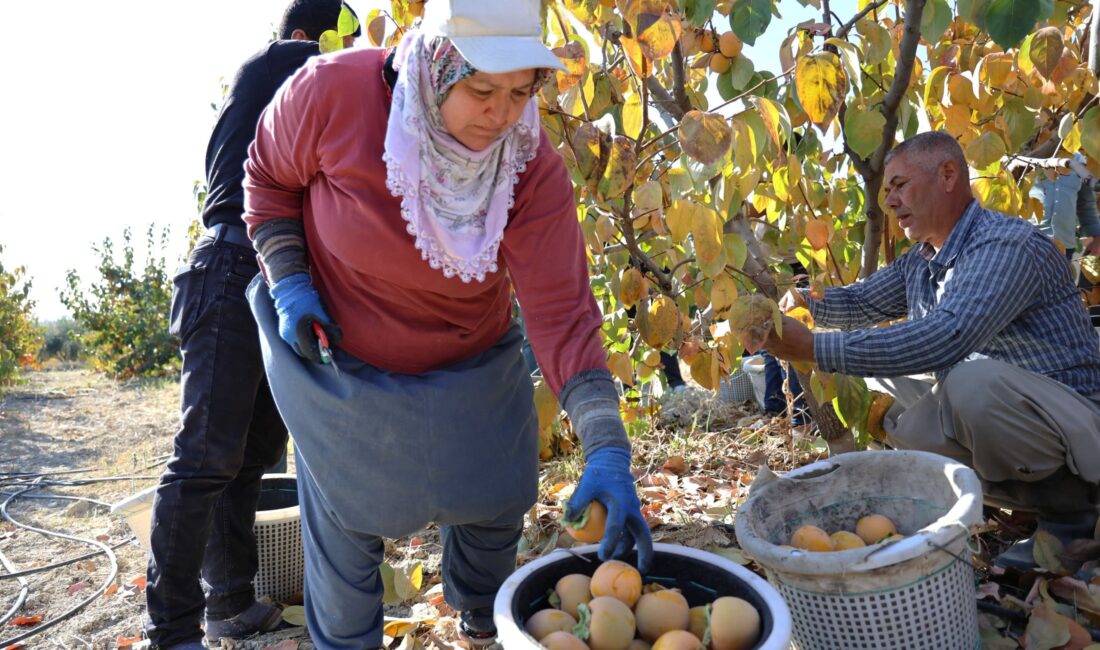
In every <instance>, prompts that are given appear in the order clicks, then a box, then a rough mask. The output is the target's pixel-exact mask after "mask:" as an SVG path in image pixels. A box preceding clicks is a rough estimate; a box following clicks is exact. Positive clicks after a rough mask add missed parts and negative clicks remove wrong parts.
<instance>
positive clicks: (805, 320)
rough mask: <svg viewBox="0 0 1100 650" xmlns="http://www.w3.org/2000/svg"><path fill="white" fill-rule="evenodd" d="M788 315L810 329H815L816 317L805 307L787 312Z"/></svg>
mask: <svg viewBox="0 0 1100 650" xmlns="http://www.w3.org/2000/svg"><path fill="white" fill-rule="evenodd" d="M787 315H788V316H790V317H791V318H793V319H795V320H796V321H799V322H800V323H802V324H803V325H805V326H806V327H808V328H810V329H813V328H814V316H813V314H811V313H810V310H809V309H806V308H805V307H795V308H794V309H792V310H790V311H789V312H787Z"/></svg>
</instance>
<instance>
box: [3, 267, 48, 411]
mask: <svg viewBox="0 0 1100 650" xmlns="http://www.w3.org/2000/svg"><path fill="white" fill-rule="evenodd" d="M3 250H4V247H3V246H0V253H2V252H3ZM25 276H26V269H25V268H24V267H22V266H17V267H15V268H14V269H12V270H11V271H8V270H7V269H5V268H4V265H3V262H0V390H2V388H3V387H4V386H8V385H11V384H13V383H14V382H15V381H16V379H17V377H18V374H19V371H20V370H21V369H23V368H25V367H27V366H31V365H34V362H35V350H37V349H38V348H39V347H40V346H41V345H42V330H41V328H40V327H38V325H37V323H36V322H35V319H34V316H33V315H32V314H31V311H32V310H33V309H34V301H33V300H31V299H30V292H31V281H30V280H29V279H26V277H25Z"/></svg>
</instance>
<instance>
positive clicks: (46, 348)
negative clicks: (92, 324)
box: [38, 317, 86, 363]
mask: <svg viewBox="0 0 1100 650" xmlns="http://www.w3.org/2000/svg"><path fill="white" fill-rule="evenodd" d="M84 334H85V330H84V328H83V327H82V326H81V325H80V323H78V322H77V321H75V320H73V319H72V318H68V317H66V318H59V319H58V320H55V321H50V322H48V323H46V325H45V334H44V336H45V340H44V342H43V343H42V347H41V348H39V350H38V361H39V362H45V361H48V360H50V359H56V360H57V361H61V362H67V363H72V362H77V361H83V360H84V359H85V356H86V355H85V354H84V346H83V344H82V342H81V341H82V337H83V336H84Z"/></svg>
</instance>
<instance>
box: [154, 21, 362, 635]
mask: <svg viewBox="0 0 1100 650" xmlns="http://www.w3.org/2000/svg"><path fill="white" fill-rule="evenodd" d="M345 6H346V5H342V4H341V2H340V0H294V2H292V3H291V4H290V5H289V6H288V7H287V9H286V11H285V13H284V15H283V18H282V22H281V24H280V26H279V32H278V35H279V39H280V40H277V41H275V42H273V43H271V44H269V45H268V46H266V47H264V48H263V49H261V50H260V51H259V52H257V53H256V54H254V55H253V56H252V57H250V58H249V59H248V60H247V61H245V63H244V64H243V65H242V66H241V67H240V69H239V70H238V71H237V73H236V75H235V76H234V78H233V82H232V83H231V84H230V86H229V91H228V93H227V94H226V97H225V103H224V104H223V105H222V108H221V111H220V113H219V114H218V119H217V123H216V125H215V126H214V131H213V134H212V135H211V137H210V143H209V145H208V147H207V151H206V183H207V187H208V192H207V196H206V203H205V206H204V209H203V214H202V219H203V224H204V225H205V226H206V231H205V232H204V233H203V235H202V236H201V237H200V238H199V240H198V242H197V243H196V245H195V248H194V250H193V251H192V252H191V255H190V258H189V259H188V263H187V265H186V266H184V267H183V268H182V269H181V270H180V271H179V272H177V274H176V276H175V277H174V278H173V284H174V290H173V295H172V314H171V331H172V333H173V334H175V335H176V336H178V337H179V339H180V354H181V355H182V357H183V371H182V379H181V383H180V388H181V399H180V402H181V426H180V429H179V431H178V432H177V433H176V436H175V440H174V452H173V455H172V458H171V460H169V461H168V467H167V469H166V470H165V472H164V474H163V476H161V479H160V484H159V485H158V486H157V491H156V496H155V498H154V500H153V521H152V530H151V536H150V545H151V554H150V558H149V567H148V575H147V587H146V592H145V594H146V602H147V606H148V614H147V616H146V619H145V631H146V634H147V635H148V637H149V640H150V641H151V642H152V645H153V646H154V647H157V648H180V649H184V650H191V649H194V650H198V649H199V648H202V647H204V646H203V644H202V642H201V639H202V637H203V628H202V627H200V625H201V624H202V623H203V614H204V610H205V636H206V640H207V642H208V643H210V644H215V643H217V642H218V641H219V640H220V639H221V638H223V637H229V638H240V637H243V636H247V635H250V634H254V633H256V632H260V631H265V630H271V629H273V628H275V627H277V626H278V625H279V624H280V622H281V611H280V610H279V608H277V607H272V606H270V605H265V604H261V603H259V602H257V601H256V595H255V592H254V590H253V578H254V576H255V575H256V571H257V563H258V560H257V551H256V540H255V537H254V535H253V532H252V527H253V524H254V522H255V516H256V503H257V500H258V499H259V494H260V477H261V476H262V475H263V473H264V471H265V468H269V467H272V466H273V465H275V464H276V463H277V462H278V461H279V460H280V458H283V456H284V453H285V450H286V443H287V430H286V426H285V425H284V424H283V421H282V419H281V418H280V417H279V413H278V411H277V410H276V408H275V403H274V401H273V400H272V398H271V391H270V389H269V387H268V384H267V380H266V378H265V376H264V368H263V360H262V358H261V356H260V343H259V337H258V335H257V332H256V323H255V320H254V319H253V318H252V313H251V311H250V309H249V306H248V302H247V300H246V299H245V295H244V291H245V287H246V286H247V285H248V282H249V281H250V280H251V279H252V278H253V277H254V276H255V275H256V274H257V272H258V270H259V268H258V265H257V262H256V253H255V251H254V250H253V248H252V244H251V242H250V241H249V239H248V235H247V234H246V233H245V229H244V222H243V221H241V214H242V212H243V211H244V190H243V189H242V187H241V180H242V179H243V178H244V168H243V165H244V161H245V158H247V156H248V145H249V143H251V142H252V138H253V136H254V134H255V131H256V123H257V122H258V121H259V118H260V112H261V111H262V110H263V109H264V107H265V106H267V104H268V102H270V101H271V98H272V97H273V96H274V95H275V91H276V90H277V89H278V88H279V86H280V85H282V83H283V81H285V80H286V79H287V77H289V76H290V75H291V74H292V73H293V72H294V71H295V70H297V69H298V68H299V67H301V66H302V64H303V63H305V62H306V60H308V59H309V58H310V57H313V56H315V55H317V54H318V53H319V50H318V44H317V42H316V41H317V39H318V38H320V36H321V34H322V33H323V32H325V31H328V30H334V29H336V27H337V18H338V16H339V15H340V12H341V10H342V9H343V7H345ZM347 11H350V8H348V9H347ZM345 40H346V44H347V45H350V44H351V42H352V40H354V35H349V36H348V37H346V39H345ZM204 542H205V543H204ZM200 574H201V582H200ZM204 592H205V593H204Z"/></svg>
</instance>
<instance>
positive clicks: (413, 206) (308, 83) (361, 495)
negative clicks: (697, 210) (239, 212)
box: [244, 0, 652, 650]
mask: <svg viewBox="0 0 1100 650" xmlns="http://www.w3.org/2000/svg"><path fill="white" fill-rule="evenodd" d="M541 35H542V18H541V3H540V2H539V0H431V1H430V2H428V3H426V4H425V13H424V16H423V19H422V22H421V24H420V25H419V27H417V28H414V29H412V30H409V31H406V32H405V34H404V35H403V37H402V39H401V42H400V44H399V45H398V46H397V48H396V49H394V50H383V49H373V48H361V49H356V50H352V51H348V52H339V53H337V54H335V55H334V56H331V57H329V56H326V57H319V58H317V59H314V60H312V61H310V62H309V63H307V64H306V65H305V67H303V68H302V70H300V71H299V72H298V73H297V74H296V75H295V76H294V77H292V78H291V80H290V81H289V82H288V83H287V84H286V85H284V86H283V87H282V89H281V90H280V91H279V92H278V93H277V95H276V97H275V99H274V100H273V101H272V103H271V105H270V106H269V107H268V108H267V110H266V111H265V112H264V115H263V117H262V118H261V120H260V125H259V127H258V128H257V131H256V140H255V142H254V143H253V145H252V147H251V149H250V151H249V159H248V161H247V162H246V163H245V181H244V187H245V222H246V223H248V225H249V233H250V235H251V237H252V240H253V242H254V243H255V245H256V250H257V251H259V254H260V257H261V262H262V268H263V273H264V278H263V279H261V278H257V279H256V280H255V281H254V282H253V283H252V284H251V285H250V287H249V293H248V295H249V300H250V301H251V303H252V308H253V313H254V314H255V316H256V319H257V321H258V323H259V325H260V337H261V348H262V351H263V355H264V363H265V366H266V369H267V374H268V380H269V381H270V382H271V388H272V393H273V395H274V397H275V401H276V403H277V404H278V406H279V411H280V413H282V415H283V417H284V419H285V420H286V422H287V424H288V426H289V427H290V430H291V431H293V432H294V444H295V450H296V451H295V466H296V469H297V472H298V491H299V499H300V507H301V518H302V537H303V545H304V549H305V559H306V572H305V580H306V585H305V613H306V622H307V625H308V627H309V631H310V636H311V639H312V641H313V643H314V645H315V646H316V647H317V648H320V649H322V650H328V649H333V648H376V647H379V646H381V645H382V642H383V616H382V595H383V585H382V576H381V573H380V570H379V567H380V565H381V563H382V560H383V550H384V544H383V539H384V538H385V537H390V538H397V537H402V536H405V535H409V534H412V533H413V532H415V531H417V530H420V529H422V528H423V527H424V526H426V525H428V524H429V523H431V522H436V523H437V524H439V525H440V532H441V537H442V543H443V559H442V566H441V571H442V581H443V590H444V591H443V593H444V596H445V597H446V599H447V602H448V603H449V604H450V606H451V607H452V608H453V609H455V610H456V611H458V612H460V618H461V630H462V634H463V635H464V637H465V638H466V640H467V642H468V643H470V644H472V645H487V644H490V643H492V642H493V639H494V636H495V632H496V630H495V627H494V625H493V611H492V606H493V600H494V598H495V595H496V592H497V590H498V588H499V587H500V586H501V584H502V583H503V582H504V580H505V579H506V578H507V577H508V576H509V575H510V574H511V573H512V572H513V571H514V569H515V561H516V550H517V545H518V543H519V540H520V539H521V537H522V531H523V519H524V514H525V513H526V512H527V511H528V509H529V508H530V507H531V505H532V504H533V503H534V502H535V499H536V496H537V488H538V431H537V428H538V424H537V423H538V418H537V416H536V413H535V408H534V401H533V396H534V394H533V385H532V382H531V379H530V376H529V375H528V372H527V368H526V364H525V363H524V360H523V356H522V354H521V352H520V348H521V345H522V338H523V337H522V335H521V334H520V331H519V327H518V325H516V324H515V322H514V321H513V319H512V293H513V289H514V291H515V295H516V296H517V297H518V300H519V303H520V305H521V306H522V308H523V315H524V320H525V322H526V325H527V331H528V334H529V336H530V340H531V345H532V348H533V350H534V353H535V356H536V357H537V359H538V363H539V366H540V368H541V369H542V373H543V377H544V379H545V380H546V382H547V384H548V385H549V387H550V388H551V390H552V391H553V392H554V393H555V394H556V395H557V396H558V398H559V401H560V403H561V404H562V405H563V407H564V408H565V410H566V411H567V412H568V413H569V416H570V419H571V421H572V422H573V425H574V428H575V430H576V432H577V434H578V437H579V438H580V439H581V442H582V444H583V448H584V453H585V466H584V470H583V473H582V474H581V477H580V481H579V482H578V484H577V487H576V490H575V491H574V493H573V496H572V498H571V499H570V501H569V502H568V504H567V507H566V516H567V518H570V519H572V518H574V517H575V516H576V515H577V514H579V513H580V511H581V510H583V508H584V507H586V506H587V505H588V504H589V503H590V502H591V501H592V500H599V501H600V502H602V503H603V504H604V505H605V506H606V507H607V510H608V518H607V528H606V532H605V536H604V538H603V541H602V543H601V545H600V551H599V555H600V557H601V558H609V557H612V556H617V557H622V556H624V555H625V554H626V553H628V552H629V551H630V550H631V549H632V548H634V547H635V546H636V547H637V551H638V554H637V560H636V561H637V563H638V564H639V566H640V567H642V568H643V570H644V569H645V567H646V566H647V565H648V563H649V558H650V555H651V553H652V543H651V538H650V534H649V528H648V526H647V525H646V522H645V519H644V518H643V516H642V514H641V504H640V502H639V500H638V495H637V491H636V488H635V485H634V478H633V476H632V475H631V472H630V460H631V449H630V442H629V440H628V438H627V436H626V432H625V429H624V427H623V423H622V419H621V417H620V415H619V397H618V395H617V393H616V391H615V386H614V384H613V383H612V380H611V374H610V372H609V371H608V370H607V366H606V355H605V353H604V350H603V347H602V343H601V334H600V326H601V323H602V315H601V313H600V311H599V308H598V306H597V305H596V301H595V299H594V298H593V296H592V291H591V287H590V285H589V277H588V267H587V264H586V257H585V250H584V244H583V240H582V237H581V231H580V227H579V225H578V223H577V218H576V204H575V194H574V188H573V186H572V184H571V182H570V180H569V174H568V172H567V171H566V168H565V164H564V162H563V161H562V159H561V157H560V156H559V155H558V154H557V152H556V151H555V150H554V148H553V145H552V144H551V142H550V140H549V138H548V136H547V135H546V134H545V133H544V132H543V130H542V128H541V125H540V122H539V114H538V108H537V105H536V102H535V99H534V95H535V93H536V92H537V90H538V88H539V87H540V85H541V84H542V83H543V82H544V81H545V79H547V78H548V76H549V75H550V74H552V73H553V72H554V71H555V70H561V69H564V68H563V66H562V64H561V62H560V61H559V60H558V59H557V57H555V56H554V54H553V53H551V52H550V50H549V49H548V48H547V47H546V46H545V45H544V44H543V43H542V41H541Z"/></svg>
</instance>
